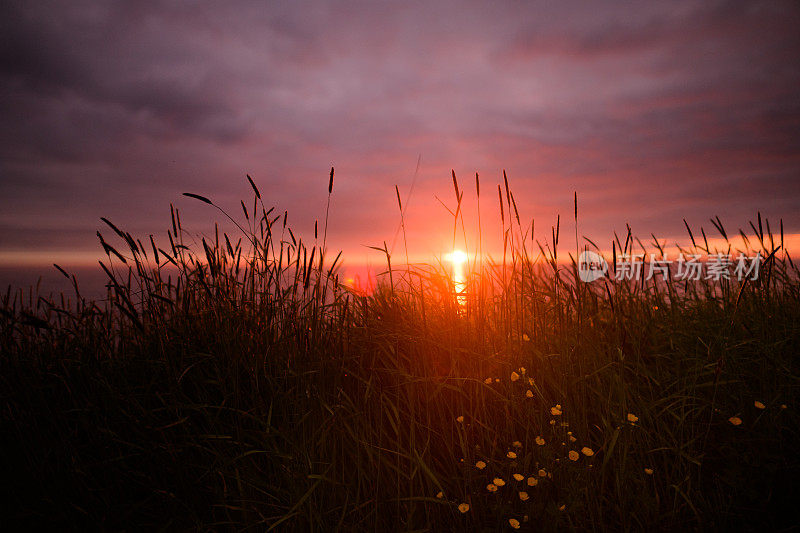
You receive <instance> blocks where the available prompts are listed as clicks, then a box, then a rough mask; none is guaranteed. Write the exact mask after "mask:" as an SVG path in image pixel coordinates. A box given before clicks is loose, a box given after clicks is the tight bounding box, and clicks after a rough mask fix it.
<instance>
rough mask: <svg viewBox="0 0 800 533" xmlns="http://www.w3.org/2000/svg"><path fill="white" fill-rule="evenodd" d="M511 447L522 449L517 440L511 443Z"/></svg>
mask: <svg viewBox="0 0 800 533" xmlns="http://www.w3.org/2000/svg"><path fill="white" fill-rule="evenodd" d="M511 445H512V446H513V447H514V448H522V443H521V442H520V441H518V440H515V441H514V442H512V443H511Z"/></svg>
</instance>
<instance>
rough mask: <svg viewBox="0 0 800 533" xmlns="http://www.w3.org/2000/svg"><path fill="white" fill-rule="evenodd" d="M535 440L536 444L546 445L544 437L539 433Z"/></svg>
mask: <svg viewBox="0 0 800 533" xmlns="http://www.w3.org/2000/svg"><path fill="white" fill-rule="evenodd" d="M534 440H535V441H536V444H538V445H539V446H544V439H543V438H542V437H540V436H538V435H537V436H536V439H534Z"/></svg>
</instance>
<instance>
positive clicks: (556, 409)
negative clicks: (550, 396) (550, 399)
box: [550, 407, 561, 416]
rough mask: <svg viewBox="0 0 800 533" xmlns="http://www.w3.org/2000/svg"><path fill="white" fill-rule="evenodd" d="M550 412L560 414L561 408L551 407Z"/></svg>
mask: <svg viewBox="0 0 800 533" xmlns="http://www.w3.org/2000/svg"><path fill="white" fill-rule="evenodd" d="M550 414H551V415H553V416H558V415H560V414H561V409H559V408H558V407H551V408H550Z"/></svg>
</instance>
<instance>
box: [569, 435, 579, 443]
mask: <svg viewBox="0 0 800 533" xmlns="http://www.w3.org/2000/svg"><path fill="white" fill-rule="evenodd" d="M576 440H578V439H576V438H575V437H574V436H572V435H570V436H569V441H570V442H575V441H576Z"/></svg>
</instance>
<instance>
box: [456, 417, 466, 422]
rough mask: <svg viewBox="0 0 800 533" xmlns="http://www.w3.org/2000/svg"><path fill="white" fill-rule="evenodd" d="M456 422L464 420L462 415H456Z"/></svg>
mask: <svg viewBox="0 0 800 533" xmlns="http://www.w3.org/2000/svg"><path fill="white" fill-rule="evenodd" d="M456 422H459V423H461V422H464V417H463V416H458V417H457V418H456Z"/></svg>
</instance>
